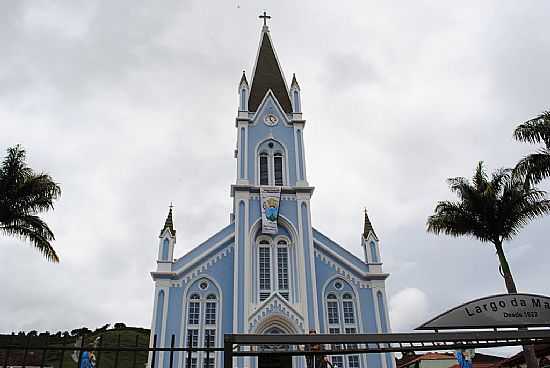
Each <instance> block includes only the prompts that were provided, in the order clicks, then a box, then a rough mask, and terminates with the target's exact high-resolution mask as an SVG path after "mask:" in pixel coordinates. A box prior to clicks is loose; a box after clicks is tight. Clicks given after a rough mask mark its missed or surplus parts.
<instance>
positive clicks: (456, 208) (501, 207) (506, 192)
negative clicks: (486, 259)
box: [427, 162, 550, 244]
mask: <svg viewBox="0 0 550 368" xmlns="http://www.w3.org/2000/svg"><path fill="white" fill-rule="evenodd" d="M448 182H449V186H450V189H451V191H452V192H454V193H455V194H456V195H457V196H458V198H459V200H458V201H457V202H448V201H443V202H438V204H437V205H436V207H435V210H434V214H433V215H432V216H430V217H429V218H428V222H427V230H428V231H429V232H433V233H436V234H440V233H444V234H447V235H452V236H461V235H470V236H474V237H476V238H477V239H479V240H480V241H482V242H486V241H490V242H493V243H495V244H496V243H499V242H501V241H502V240H504V239H511V238H512V237H513V236H515V235H517V234H518V232H519V231H520V230H521V229H522V228H523V227H524V226H525V225H527V224H528V223H529V222H530V221H532V220H533V219H535V218H537V217H540V216H543V215H544V214H548V213H550V201H549V200H548V199H546V192H544V191H541V190H538V189H537V188H535V187H533V186H532V185H529V184H528V182H526V180H525V176H524V175H520V174H519V171H518V170H515V171H512V170H510V169H499V170H496V171H495V172H493V173H492V174H491V179H490V180H489V178H488V175H487V174H486V173H485V171H484V168H483V163H482V162H480V163H478V165H477V166H476V169H475V172H474V175H473V177H472V180H471V182H470V181H468V180H467V179H465V178H462V177H458V178H451V179H449V180H448Z"/></svg>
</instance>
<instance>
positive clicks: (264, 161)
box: [260, 153, 269, 185]
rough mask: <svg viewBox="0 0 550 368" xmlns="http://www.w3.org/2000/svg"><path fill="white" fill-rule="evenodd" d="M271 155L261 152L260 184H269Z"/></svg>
mask: <svg viewBox="0 0 550 368" xmlns="http://www.w3.org/2000/svg"><path fill="white" fill-rule="evenodd" d="M268 165H269V156H268V155H267V153H262V154H260V185H269V167H268Z"/></svg>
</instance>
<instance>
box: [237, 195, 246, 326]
mask: <svg viewBox="0 0 550 368" xmlns="http://www.w3.org/2000/svg"><path fill="white" fill-rule="evenodd" d="M245 216H246V212H245V205H244V201H240V202H239V235H238V237H239V239H238V243H237V246H238V247H239V259H238V260H237V263H238V265H237V268H238V271H237V272H238V274H239V276H241V277H239V285H238V295H237V308H238V309H237V321H238V322H237V325H238V328H237V329H238V332H239V333H244V276H245V275H244V239H245V235H246V234H245V227H244V225H245V224H244V220H245Z"/></svg>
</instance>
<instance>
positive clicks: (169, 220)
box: [160, 204, 176, 236]
mask: <svg viewBox="0 0 550 368" xmlns="http://www.w3.org/2000/svg"><path fill="white" fill-rule="evenodd" d="M172 207H173V206H172V205H171V204H170V210H169V211H168V216H166V221H164V227H163V228H162V230H160V234H161V235H162V233H163V232H164V230H166V229H169V230H170V233H171V234H172V236H174V235H176V230H174V221H173V220H172Z"/></svg>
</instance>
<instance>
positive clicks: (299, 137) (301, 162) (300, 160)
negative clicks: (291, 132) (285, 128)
mask: <svg viewBox="0 0 550 368" xmlns="http://www.w3.org/2000/svg"><path fill="white" fill-rule="evenodd" d="M296 134H297V141H298V166H299V170H300V174H299V175H300V180H304V158H303V154H302V131H301V130H300V129H298V130H297V131H296Z"/></svg>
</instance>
